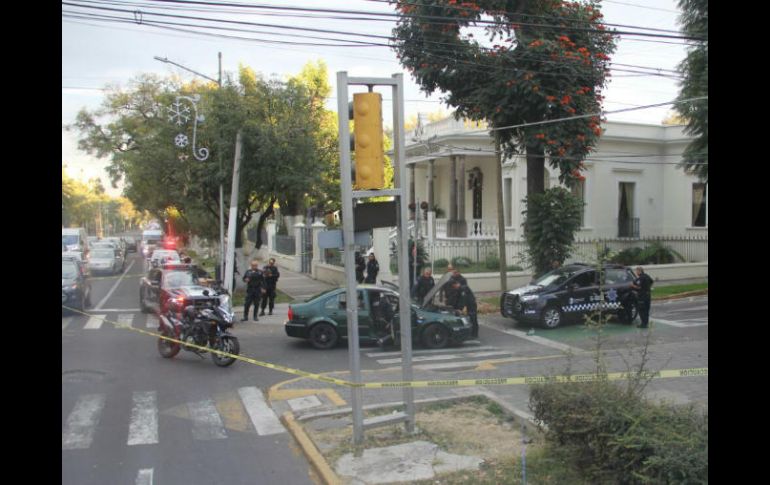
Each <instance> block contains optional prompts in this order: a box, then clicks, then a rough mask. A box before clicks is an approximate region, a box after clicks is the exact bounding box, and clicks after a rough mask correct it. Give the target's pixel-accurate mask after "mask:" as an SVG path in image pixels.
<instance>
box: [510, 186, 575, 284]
mask: <svg viewBox="0 0 770 485" xmlns="http://www.w3.org/2000/svg"><path fill="white" fill-rule="evenodd" d="M526 204H527V210H525V211H524V212H523V214H524V216H525V220H524V224H523V226H524V236H525V238H526V240H527V245H528V248H527V253H526V258H527V260H528V262H529V265H530V266H532V267H533V268H534V269H535V272H536V273H537V274H541V273H543V272H545V271H548V270H550V268H551V263H552V262H553V261H558V262H559V263H560V264H561V263H563V262H564V260H565V259H567V258H568V257H569V255H570V250H571V247H572V244H573V243H574V241H575V232H576V231H577V230H578V229H579V228H580V217H581V214H582V211H583V202H582V201H581V200H579V199H578V198H577V197H575V196H574V195H572V194H571V193H570V192H569V191H568V190H565V189H563V188H561V187H555V188H552V189H548V190H546V191H545V192H544V193H542V194H534V195H529V196H528V197H527V198H526Z"/></svg>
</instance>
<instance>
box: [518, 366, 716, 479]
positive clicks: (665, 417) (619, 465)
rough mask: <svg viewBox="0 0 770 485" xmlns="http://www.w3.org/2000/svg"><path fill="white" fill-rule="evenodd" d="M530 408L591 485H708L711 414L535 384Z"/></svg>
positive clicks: (577, 386) (590, 389) (604, 390)
mask: <svg viewBox="0 0 770 485" xmlns="http://www.w3.org/2000/svg"><path fill="white" fill-rule="evenodd" d="M530 407H531V409H532V410H533V411H534V414H535V419H537V420H538V422H539V423H540V424H541V425H542V424H547V426H548V429H547V431H546V440H547V441H549V442H550V443H552V444H557V445H559V446H561V447H562V448H563V449H565V450H567V451H568V453H569V455H570V456H571V457H572V458H573V460H574V462H575V464H576V465H577V467H578V468H579V469H580V470H581V472H582V473H583V474H585V475H586V477H587V478H589V480H591V481H592V482H594V483H620V484H637V483H639V484H641V483H707V482H708V414H707V413H704V414H701V413H700V412H698V411H696V409H695V408H694V407H693V406H686V407H675V406H673V405H665V404H653V403H650V402H649V401H647V400H645V399H644V398H643V397H642V396H641V394H640V393H637V392H634V391H632V390H630V388H629V389H623V388H621V387H620V386H618V385H615V384H613V383H611V382H607V381H594V382H586V383H576V382H571V383H566V384H565V383H546V384H539V385H535V386H533V388H532V391H531V393H530Z"/></svg>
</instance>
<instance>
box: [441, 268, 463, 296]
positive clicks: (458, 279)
mask: <svg viewBox="0 0 770 485" xmlns="http://www.w3.org/2000/svg"><path fill="white" fill-rule="evenodd" d="M447 272H450V273H452V276H451V277H450V278H449V282H448V283H447V284H446V285H445V286H444V288H442V291H443V293H444V302H445V303H446V304H447V305H449V306H452V305H453V302H455V301H456V300H457V295H456V294H455V293H456V290H455V288H454V283H460V286H468V280H466V279H465V277H464V276H463V275H461V274H460V271H459V270H457V269H456V268H455V267H454V266H452V265H451V264H450V265H449V267H447Z"/></svg>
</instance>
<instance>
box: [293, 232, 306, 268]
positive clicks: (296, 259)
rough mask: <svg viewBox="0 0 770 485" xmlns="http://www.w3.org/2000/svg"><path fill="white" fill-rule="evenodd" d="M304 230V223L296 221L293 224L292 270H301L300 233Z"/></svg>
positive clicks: (301, 248)
mask: <svg viewBox="0 0 770 485" xmlns="http://www.w3.org/2000/svg"><path fill="white" fill-rule="evenodd" d="M304 231H305V224H304V223H302V222H298V223H296V224H294V268H293V269H294V271H296V272H297V273H301V272H302V250H303V247H302V233H303V232H304Z"/></svg>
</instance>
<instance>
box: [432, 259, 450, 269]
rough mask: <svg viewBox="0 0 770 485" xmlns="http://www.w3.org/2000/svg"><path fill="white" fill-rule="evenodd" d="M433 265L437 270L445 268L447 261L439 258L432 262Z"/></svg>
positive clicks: (447, 264)
mask: <svg viewBox="0 0 770 485" xmlns="http://www.w3.org/2000/svg"><path fill="white" fill-rule="evenodd" d="M433 264H434V266H436V267H437V268H446V267H447V266H449V261H447V260H446V259H445V258H441V259H437V260H436V261H434V262H433Z"/></svg>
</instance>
